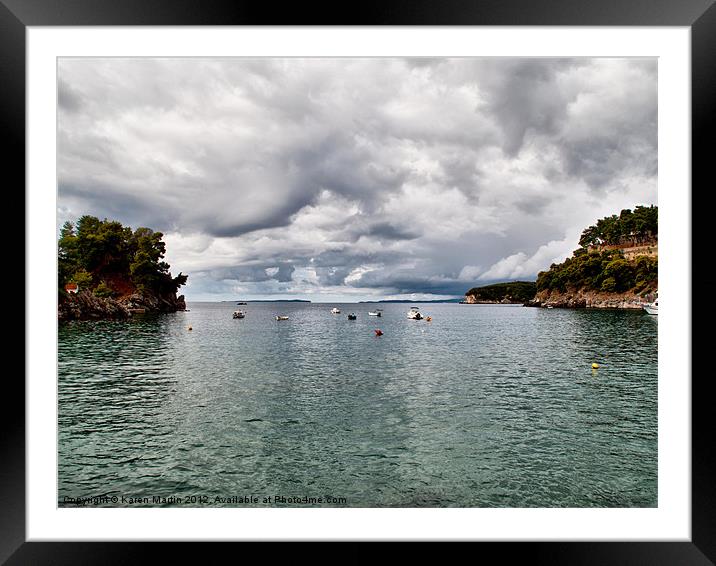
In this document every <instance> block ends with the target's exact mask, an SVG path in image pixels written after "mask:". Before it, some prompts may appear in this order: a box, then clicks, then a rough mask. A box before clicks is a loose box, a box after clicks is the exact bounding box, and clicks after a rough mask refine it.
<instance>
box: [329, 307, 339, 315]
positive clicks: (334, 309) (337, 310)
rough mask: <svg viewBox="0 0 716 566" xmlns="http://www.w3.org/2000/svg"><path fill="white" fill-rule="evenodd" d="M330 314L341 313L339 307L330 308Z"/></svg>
mask: <svg viewBox="0 0 716 566" xmlns="http://www.w3.org/2000/svg"><path fill="white" fill-rule="evenodd" d="M331 314H341V309H339V308H338V307H333V308H332V309H331Z"/></svg>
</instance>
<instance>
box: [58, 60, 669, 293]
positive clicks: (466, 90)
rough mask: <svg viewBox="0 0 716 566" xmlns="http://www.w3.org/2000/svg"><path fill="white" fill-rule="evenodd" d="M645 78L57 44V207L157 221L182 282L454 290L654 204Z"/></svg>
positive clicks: (551, 255) (256, 288)
mask: <svg viewBox="0 0 716 566" xmlns="http://www.w3.org/2000/svg"><path fill="white" fill-rule="evenodd" d="M656 79H657V66H656V60H654V59H584V58H581V59H534V58H530V59H503V58H483V59H480V58H475V59H471V58H460V59H443V58H407V59H397V58H396V59H383V58H379V59H360V58H356V59H328V58H326V59H297V58H291V59H264V58H254V59H180V58H178V59H177V58H172V59H162V58H156V59H151V58H142V59H101V58H86V59H79V58H72V59H61V60H60V62H59V82H58V111H59V117H58V176H59V178H58V194H59V202H58V222H59V223H61V222H63V221H64V220H66V219H72V218H76V217H78V216H80V215H82V214H94V215H96V216H99V217H109V218H114V219H117V220H120V221H122V222H124V223H125V224H129V225H131V226H133V227H136V226H139V225H144V226H150V227H152V228H154V229H157V230H161V231H163V232H165V234H166V239H167V242H168V245H167V249H168V260H169V261H170V263H172V266H173V269H174V270H175V271H177V272H178V271H180V270H181V271H183V272H184V273H190V274H191V277H190V285H189V287H188V288H187V295H188V296H189V297H190V298H191V297H192V296H196V297H204V298H208V297H211V296H217V297H218V296H224V295H232V296H233V295H234V294H236V293H238V292H240V293H242V294H243V295H244V296H250V295H252V294H254V295H262V294H275V293H283V294H292V295H297V294H298V295H301V293H304V294H305V293H308V292H311V293H319V294H320V293H327V294H331V293H332V294H341V293H344V294H349V295H350V296H361V294H363V295H365V296H380V295H386V294H400V293H424V294H450V295H453V294H457V295H459V294H462V293H463V292H464V291H465V290H466V289H467V288H469V287H470V286H472V284H473V283H475V282H476V281H477V279H478V278H480V277H482V278H483V280H484V278H485V277H495V278H496V279H499V278H506V279H509V278H511V277H518V276H519V277H522V278H525V277H527V278H529V277H534V275H535V274H536V272H537V271H538V270H539V269H543V268H546V267H548V265H549V263H550V262H551V261H554V260H557V259H559V258H560V257H561V256H564V255H566V254H568V253H569V252H570V251H571V250H572V249H573V248H574V247H575V246H576V239H575V238H577V237H578V232H579V230H581V228H583V227H584V226H586V225H588V224H589V223H591V222H593V221H594V220H596V219H597V218H598V217H600V216H603V215H606V214H612V213H614V212H618V211H619V210H621V209H622V208H626V207H632V206H634V205H635V204H649V203H655V202H656V196H657V195H656V178H657V160H656V156H657V147H656V139H657V131H656V124H657V91H656ZM575 234H576V235H575ZM545 262H546V263H545Z"/></svg>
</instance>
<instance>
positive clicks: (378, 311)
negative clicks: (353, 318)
mask: <svg viewBox="0 0 716 566" xmlns="http://www.w3.org/2000/svg"><path fill="white" fill-rule="evenodd" d="M368 315H369V316H383V309H375V310H374V311H368Z"/></svg>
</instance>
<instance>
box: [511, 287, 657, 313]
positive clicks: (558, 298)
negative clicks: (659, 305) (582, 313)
mask: <svg viewBox="0 0 716 566" xmlns="http://www.w3.org/2000/svg"><path fill="white" fill-rule="evenodd" d="M654 299H656V294H655V293H653V292H649V293H645V294H637V293H634V292H631V291H627V292H625V293H607V292H604V291H595V290H593V289H586V288H582V289H568V290H567V291H565V292H561V291H556V290H543V291H539V292H538V293H537V295H536V296H535V298H534V299H532V300H531V301H528V302H526V303H525V306H528V307H548V306H549V307H557V308H593V309H641V308H642V305H643V304H644V303H649V302H652V301H653V300H654Z"/></svg>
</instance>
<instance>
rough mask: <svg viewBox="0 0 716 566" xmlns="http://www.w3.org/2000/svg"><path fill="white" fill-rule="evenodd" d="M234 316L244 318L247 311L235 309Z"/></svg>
mask: <svg viewBox="0 0 716 566" xmlns="http://www.w3.org/2000/svg"><path fill="white" fill-rule="evenodd" d="M233 316H234V318H244V317H245V316H246V313H245V312H244V311H234V315H233Z"/></svg>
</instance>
